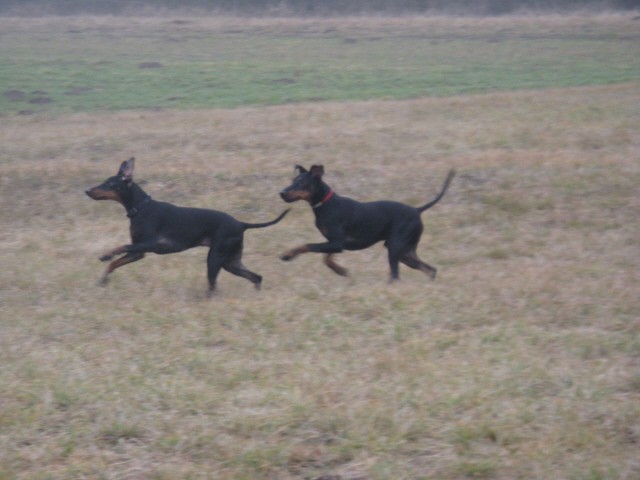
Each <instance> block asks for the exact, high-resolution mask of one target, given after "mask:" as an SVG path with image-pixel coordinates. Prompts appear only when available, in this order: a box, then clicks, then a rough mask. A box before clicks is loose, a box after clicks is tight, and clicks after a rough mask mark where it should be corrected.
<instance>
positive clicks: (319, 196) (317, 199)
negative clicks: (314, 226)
mask: <svg viewBox="0 0 640 480" xmlns="http://www.w3.org/2000/svg"><path fill="white" fill-rule="evenodd" d="M334 195H335V192H334V191H333V189H332V188H331V187H330V186H329V185H327V184H326V183H324V182H322V186H321V188H320V189H318V191H317V192H316V194H315V195H314V196H313V197H312V198H311V200H310V201H309V204H310V205H311V208H313V209H314V210H315V209H316V208H320V207H322V206H323V205H324V204H325V203H327V202H328V201H329V200H331V198H332V197H333V196H334Z"/></svg>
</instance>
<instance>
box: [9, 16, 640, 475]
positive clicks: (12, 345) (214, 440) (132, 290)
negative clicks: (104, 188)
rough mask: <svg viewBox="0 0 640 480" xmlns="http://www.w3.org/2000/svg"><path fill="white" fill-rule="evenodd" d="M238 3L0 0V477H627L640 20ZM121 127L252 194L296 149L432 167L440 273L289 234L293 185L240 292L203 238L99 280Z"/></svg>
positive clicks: (426, 242) (388, 169) (328, 161)
mask: <svg viewBox="0 0 640 480" xmlns="http://www.w3.org/2000/svg"><path fill="white" fill-rule="evenodd" d="M233 22H235V23H233ZM233 22H231V21H230V20H228V19H227V20H224V21H219V20H214V19H188V20H185V19H179V18H176V19H173V18H156V19H149V20H141V19H122V18H110V19H105V18H93V19H91V18H83V19H71V18H67V19H44V18H43V19H30V20H23V19H7V18H3V19H0V58H2V59H3V62H0V85H2V89H3V91H4V92H8V91H11V92H13V93H12V94H10V95H5V94H3V92H0V145H1V148H0V201H1V204H2V208H0V225H1V226H2V228H1V229H0V265H1V267H2V268H0V305H1V307H2V308H1V310H0V312H1V314H0V480H4V479H7V480H9V479H10V480H14V479H19V480H27V479H28V480H44V479H47V480H49V479H55V480H58V479H60V480H62V479H109V480H111V479H134V480H138V479H141V480H142V479H144V480H147V479H156V480H183V479H216V480H238V479H240V480H242V479H246V480H254V479H258V480H259V479H265V480H266V479H278V480H294V479H296V480H299V479H310V480H317V479H320V478H322V479H323V480H329V479H331V480H356V479H359V480H365V479H366V480H383V479H385V480H386V479H407V480H409V479H411V480H415V479H444V480H453V479H465V478H476V479H478V478H480V479H499V480H512V479H545V480H546V479H556V478H557V479H567V480H583V479H584V480H600V479H603V480H604V479H606V480H634V479H637V478H639V477H640V458H639V457H638V450H639V445H640V295H639V287H638V286H639V285H640V273H639V272H640V228H639V227H640V225H639V222H638V219H639V218H640V133H639V130H638V125H640V83H639V81H638V77H639V71H640V63H639V61H640V60H639V59H640V55H639V54H638V53H639V52H638V48H639V45H640V42H638V29H637V26H638V25H639V23H638V21H633V20H631V19H630V18H626V17H624V16H613V15H612V16H599V17H571V18H561V17H550V18H546V19H544V21H541V20H540V18H524V17H523V18H519V19H513V18H512V19H484V20H481V19H474V20H472V19H447V20H446V21H445V19H349V20H341V21H337V20H322V21H320V20H317V21H311V20H308V21H302V20H296V21H291V20H270V21H267V20H264V21H259V20H251V21H248V20H247V21H242V22H241V21H239V20H234V21H233ZM71 39H75V40H73V41H71ZM338 47H339V48H338ZM207 52H209V53H207ZM399 52H402V54H399ZM143 62H157V63H159V64H161V66H160V67H158V66H156V68H140V64H141V63H143ZM615 82H619V83H615ZM497 90H500V91H497ZM20 92H22V93H20ZM453 93H456V94H459V95H457V96H451V97H446V95H450V94H453ZM462 93H467V94H466V95H462ZM470 93H474V94H470ZM421 95H435V96H439V97H440V98H413V97H417V96H421ZM38 98H40V99H41V100H37V101H35V102H34V100H36V99H38ZM385 98H386V99H393V100H380V99H385ZM43 99H49V100H43ZM321 99H325V100H332V101H324V102H320V101H318V100H321ZM303 100H313V101H311V102H306V103H305V102H302V101H303ZM346 100H350V101H346ZM355 100H365V101H355ZM292 101H294V102H300V103H295V104H288V105H279V106H268V107H265V106H263V105H266V104H281V103H287V102H292ZM240 105H245V106H243V107H240ZM246 105H254V106H246ZM256 105H260V106H256ZM170 107H171V108H170ZM196 107H198V108H196ZM211 107H236V108H218V109H214V108H211ZM18 112H23V114H18ZM26 113H30V114H29V115H27V114H26ZM130 156H136V158H137V167H136V168H137V171H136V177H137V180H138V181H141V182H144V184H143V188H144V189H145V190H146V191H147V192H148V193H149V194H150V195H152V196H153V197H154V198H156V199H159V200H165V201H170V202H174V203H177V204H181V205H190V206H201V207H210V208H217V209H220V210H225V211H227V212H229V213H231V214H232V215H234V216H236V217H237V218H239V219H242V220H245V221H249V222H257V221H264V220H267V219H271V218H274V217H275V216H276V215H277V214H278V213H279V212H280V211H281V210H282V209H283V208H285V204H284V203H283V202H282V201H281V200H280V198H279V197H278V195H277V192H279V191H280V190H281V189H282V188H283V187H284V186H286V185H287V184H288V182H289V180H290V177H291V175H292V173H293V172H292V170H293V169H292V166H293V165H294V164H296V163H301V164H303V165H305V166H309V165H310V164H312V163H322V164H324V166H325V169H326V172H327V174H326V180H327V182H328V183H329V184H330V185H331V186H333V187H334V188H335V189H336V191H337V192H339V193H341V194H344V195H348V196H351V197H353V198H356V199H361V200H373V199H381V198H386V199H394V200H399V201H404V202H407V203H410V204H414V205H418V204H421V203H424V202H425V201H427V200H428V199H430V198H431V197H432V196H433V195H434V194H435V193H436V192H437V191H438V189H439V188H440V186H441V184H442V180H443V179H444V176H445V175H446V173H447V171H448V170H449V168H451V167H455V168H457V170H458V176H457V177H456V179H455V180H454V183H453V184H452V187H451V189H450V191H449V192H448V193H447V195H446V196H445V197H444V199H443V201H442V202H441V203H440V204H439V205H437V206H436V207H435V208H434V209H433V210H430V211H429V212H427V213H425V215H424V216H423V219H424V220H425V223H426V230H425V234H424V236H423V240H422V242H421V245H420V249H419V253H420V256H421V257H422V258H423V259H424V260H425V261H427V262H429V263H430V264H433V265H434V266H436V267H438V269H439V274H438V278H437V279H436V280H435V281H434V282H432V281H429V280H427V279H426V278H425V277H424V275H422V274H421V273H419V272H415V271H409V270H408V269H406V268H404V269H402V268H401V276H402V281H401V282H399V283H397V284H394V285H389V284H387V275H388V272H387V270H388V267H387V261H386V251H385V250H384V248H383V247H382V246H376V247H373V248H371V249H369V250H366V251H363V252H349V253H345V254H343V255H339V256H338V257H337V260H338V262H339V263H340V264H342V265H344V266H345V267H347V268H348V269H349V270H350V272H351V274H352V277H351V278H350V279H344V278H341V277H338V276H336V275H335V274H334V273H332V272H331V271H330V270H329V269H328V268H326V267H325V266H324V265H323V264H322V260H321V257H320V256H314V255H312V254H309V255H306V256H301V257H300V258H298V259H296V260H295V261H293V262H290V263H284V262H281V261H280V260H279V259H278V255H279V254H281V253H282V252H284V251H285V250H287V249H288V248H291V247H293V246H296V245H298V244H300V243H302V242H306V241H319V240H320V238H321V237H320V234H319V233H318V232H317V231H316V230H315V228H314V227H313V217H312V214H311V212H310V211H309V208H308V206H306V205H302V204H294V205H293V207H294V208H293V211H292V212H291V213H290V214H289V216H287V217H286V218H285V219H284V220H283V222H282V223H280V224H279V225H277V226H274V227H271V228H268V229H263V230H253V231H248V232H247V234H246V237H245V240H246V241H245V255H244V260H245V263H246V265H247V266H248V267H249V268H251V269H252V270H254V271H256V272H258V273H260V274H262V275H264V277H265V281H264V284H263V290H262V291H261V292H256V291H254V290H253V287H252V286H251V285H250V284H249V283H248V282H246V281H245V280H242V279H238V278H236V277H233V276H231V275H229V274H227V273H225V272H223V273H221V275H220V277H219V292H218V293H217V295H216V296H215V297H214V298H211V299H209V298H207V296H206V287H207V285H206V279H205V258H206V250H204V249H194V250H192V251H189V252H184V253H180V254H176V255H169V256H165V257H160V256H156V255H148V256H147V258H145V259H144V260H142V261H140V262H138V263H135V264H132V265H129V266H126V267H124V268H123V269H121V270H118V271H117V272H115V273H114V275H113V277H112V280H111V283H110V284H109V285H108V286H107V287H106V288H101V287H98V286H97V285H96V283H97V280H98V278H99V277H100V275H101V273H102V269H103V268H104V265H103V264H101V263H100V262H99V261H98V257H99V256H100V255H101V254H102V253H104V252H105V251H107V250H109V249H110V248H113V247H115V246H116V245H120V244H122V243H126V242H127V241H128V230H127V227H128V222H127V219H126V217H125V215H124V211H123V209H122V208H121V207H120V206H119V205H117V204H115V203H113V202H94V201H92V200H90V199H88V198H87V197H86V196H85V195H84V193H83V192H84V190H85V189H86V188H88V187H90V186H93V185H96V184H97V183H98V182H100V181H102V180H103V179H104V178H106V177H107V176H110V175H112V174H114V173H115V172H116V170H117V167H118V165H119V164H120V162H121V161H122V160H125V159H127V158H129V157H130Z"/></svg>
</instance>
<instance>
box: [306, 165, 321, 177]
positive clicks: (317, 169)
mask: <svg viewBox="0 0 640 480" xmlns="http://www.w3.org/2000/svg"><path fill="white" fill-rule="evenodd" d="M309 173H311V175H313V176H314V177H318V178H322V176H323V175H324V167H323V166H322V165H312V166H311V170H309Z"/></svg>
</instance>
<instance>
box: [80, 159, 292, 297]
mask: <svg viewBox="0 0 640 480" xmlns="http://www.w3.org/2000/svg"><path fill="white" fill-rule="evenodd" d="M134 164H135V159H133V158H131V159H129V160H127V161H125V162H122V165H121V166H120V169H119V170H118V173H117V174H116V175H115V176H113V177H110V178H108V179H106V180H105V181H104V182H103V183H102V184H100V185H98V186H96V187H93V188H90V189H89V190H87V191H86V194H87V195H89V197H91V198H93V199H94V200H115V201H116V202H119V203H121V204H122V205H123V206H124V208H125V209H126V210H127V216H128V217H129V219H130V222H131V225H130V233H131V243H130V244H127V245H122V246H120V247H117V248H114V249H113V250H111V251H109V252H108V253H106V254H105V255H103V256H102V257H100V260H102V261H103V262H107V261H109V260H112V259H113V258H114V257H116V256H119V255H123V256H121V257H120V258H118V259H116V260H113V261H112V262H111V263H110V264H109V266H108V267H107V269H106V270H105V272H104V275H103V276H102V278H101V280H100V284H101V285H106V283H107V281H108V276H109V274H111V273H112V272H113V271H114V270H115V269H116V268H119V267H122V266H123V265H126V264H128V263H131V262H136V261H138V260H140V259H142V258H143V257H144V255H145V254H146V253H150V252H152V253H157V254H160V255H164V254H169V253H177V252H182V251H184V250H187V249H189V248H193V247H200V246H202V247H209V255H208V256H207V278H208V280H209V291H210V292H213V291H214V289H215V286H216V279H217V277H218V273H219V272H220V269H221V268H223V269H225V270H226V271H228V272H230V273H232V274H234V275H238V276H240V277H243V278H246V279H247V280H249V281H250V282H251V283H253V284H254V285H255V287H256V288H260V285H261V283H262V277H261V276H260V275H258V274H257V273H254V272H252V271H250V270H248V269H247V268H246V267H245V266H244V265H243V264H242V261H241V258H242V245H243V238H244V231H245V230H247V229H249V228H262V227H268V226H270V225H274V224H276V223H278V222H279V221H280V220H282V218H283V217H284V216H285V215H286V214H287V212H288V210H285V211H284V212H282V213H281V214H280V216H279V217H278V218H276V219H275V220H272V221H270V222H265V223H245V222H240V221H238V220H236V219H235V218H233V217H232V216H231V215H228V214H226V213H224V212H219V211H216V210H210V209H204V208H185V207H177V206H175V205H172V204H170V203H166V202H158V201H156V200H152V199H151V197H150V196H149V195H147V194H146V193H145V192H144V191H143V190H142V188H140V186H139V185H138V184H136V183H135V182H134V181H133V169H134Z"/></svg>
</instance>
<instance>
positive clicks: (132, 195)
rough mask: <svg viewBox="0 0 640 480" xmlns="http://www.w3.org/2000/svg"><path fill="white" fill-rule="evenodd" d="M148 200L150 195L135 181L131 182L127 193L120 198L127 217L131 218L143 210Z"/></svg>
mask: <svg viewBox="0 0 640 480" xmlns="http://www.w3.org/2000/svg"><path fill="white" fill-rule="evenodd" d="M150 201H151V197H150V196H149V195H147V193H146V192H145V191H144V190H142V188H140V186H139V185H138V184H137V183H133V182H131V186H130V187H129V194H128V195H127V197H126V198H123V199H122V204H123V205H124V208H126V209H127V217H129V218H133V217H135V216H136V215H138V214H139V213H140V212H141V211H142V210H144V208H145V207H146V206H147V205H148V204H149V202H150Z"/></svg>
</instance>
